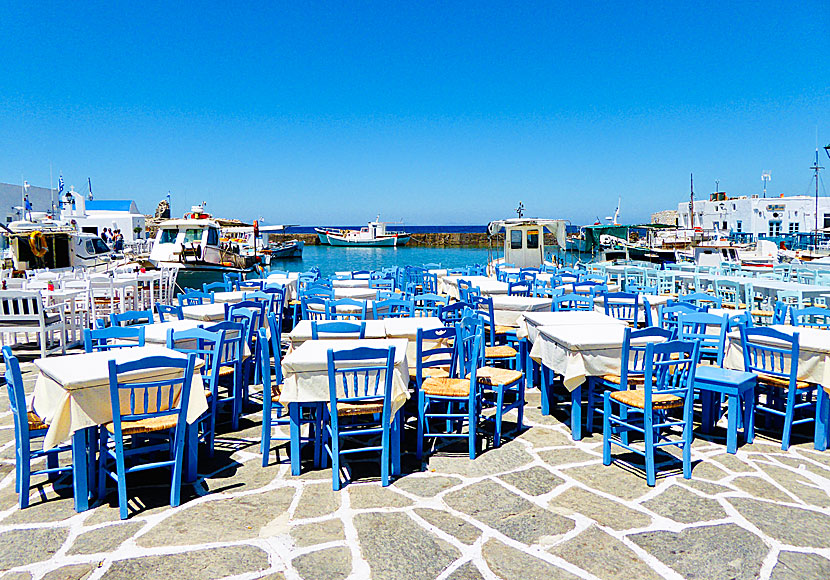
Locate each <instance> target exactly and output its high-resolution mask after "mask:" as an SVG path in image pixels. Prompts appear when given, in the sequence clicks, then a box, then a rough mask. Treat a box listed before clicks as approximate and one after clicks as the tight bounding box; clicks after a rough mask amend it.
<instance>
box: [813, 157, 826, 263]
mask: <svg viewBox="0 0 830 580" xmlns="http://www.w3.org/2000/svg"><path fill="white" fill-rule="evenodd" d="M810 169H812V170H813V171H814V172H815V174H816V227H815V229H814V230H813V246H815V248H814V251H815V250H816V249H817V248H818V180H819V171H821V170H822V169H824V167H822V166H820V165H819V164H818V146H816V162H815V163H814V164H813V166H812V167H811V168H810Z"/></svg>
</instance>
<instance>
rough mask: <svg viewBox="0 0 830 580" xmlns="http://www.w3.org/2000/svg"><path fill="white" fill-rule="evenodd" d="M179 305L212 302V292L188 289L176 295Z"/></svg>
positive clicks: (196, 304)
mask: <svg viewBox="0 0 830 580" xmlns="http://www.w3.org/2000/svg"><path fill="white" fill-rule="evenodd" d="M178 300H179V306H182V307H184V306H198V305H201V304H213V300H214V298H213V293H207V292H200V291H199V290H188V291H187V292H185V293H183V294H179V296H178Z"/></svg>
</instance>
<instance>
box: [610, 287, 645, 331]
mask: <svg viewBox="0 0 830 580" xmlns="http://www.w3.org/2000/svg"><path fill="white" fill-rule="evenodd" d="M640 306H641V303H640V295H639V294H635V293H632V292H607V293H606V294H605V314H606V315H607V316H612V317H614V318H616V319H617V320H622V321H624V322H627V323H629V324H631V325H632V326H637V320H638V316H639V314H640Z"/></svg>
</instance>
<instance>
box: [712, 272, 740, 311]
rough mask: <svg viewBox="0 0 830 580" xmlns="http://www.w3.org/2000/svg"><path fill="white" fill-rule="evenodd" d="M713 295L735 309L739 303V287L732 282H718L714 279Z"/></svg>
mask: <svg viewBox="0 0 830 580" xmlns="http://www.w3.org/2000/svg"><path fill="white" fill-rule="evenodd" d="M714 285H715V294H717V295H718V296H719V297H720V298H721V299H722V300H723V301H724V302H727V303H729V304H732V305H734V306H735V307H736V308H737V307H738V304H740V302H741V285H740V284H738V283H737V282H735V281H733V280H720V279H718V278H715V282H714Z"/></svg>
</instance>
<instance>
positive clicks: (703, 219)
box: [677, 192, 830, 237]
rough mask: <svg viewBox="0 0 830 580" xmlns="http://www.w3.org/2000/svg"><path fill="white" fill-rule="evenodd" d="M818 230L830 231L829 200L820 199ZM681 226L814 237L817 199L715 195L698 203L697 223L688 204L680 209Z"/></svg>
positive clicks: (696, 203) (679, 224) (695, 205)
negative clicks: (809, 235)
mask: <svg viewBox="0 0 830 580" xmlns="http://www.w3.org/2000/svg"><path fill="white" fill-rule="evenodd" d="M818 201H819V205H818V228H819V230H821V229H823V228H828V227H830V197H819V198H818ZM677 213H678V216H679V217H678V226H679V227H681V228H690V227H693V226H694V227H696V228H703V229H704V230H718V231H720V232H722V233H724V234H730V233H737V234H752V235H753V237H756V236H769V237H778V236H785V235H791V234H799V233H801V234H803V233H812V232H813V231H815V228H816V198H815V197H812V196H808V195H793V196H789V197H783V196H781V197H766V198H762V197H760V196H757V195H753V196H752V197H746V196H741V197H727V195H726V193H724V192H720V193H713V194H712V195H710V197H709V200H706V201H704V200H700V201H698V200H695V202H694V222H693V221H692V218H691V215H690V213H691V212H690V208H689V202H688V201H687V202H683V203H679V204H678V205H677Z"/></svg>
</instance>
